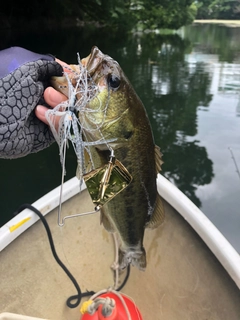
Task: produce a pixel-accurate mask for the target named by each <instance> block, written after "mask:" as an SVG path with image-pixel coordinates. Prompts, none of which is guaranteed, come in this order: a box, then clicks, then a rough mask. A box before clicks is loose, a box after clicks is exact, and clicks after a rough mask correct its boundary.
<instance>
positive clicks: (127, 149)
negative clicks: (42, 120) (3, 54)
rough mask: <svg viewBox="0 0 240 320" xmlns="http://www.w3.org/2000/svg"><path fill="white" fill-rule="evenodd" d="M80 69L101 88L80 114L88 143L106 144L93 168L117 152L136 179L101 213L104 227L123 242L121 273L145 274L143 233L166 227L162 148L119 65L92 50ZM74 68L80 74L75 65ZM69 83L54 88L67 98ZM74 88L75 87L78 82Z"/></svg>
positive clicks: (96, 148) (97, 150) (57, 81)
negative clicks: (127, 270) (135, 271)
mask: <svg viewBox="0 0 240 320" xmlns="http://www.w3.org/2000/svg"><path fill="white" fill-rule="evenodd" d="M81 64H82V65H83V66H84V68H86V69H87V72H88V75H89V77H90V78H91V81H92V82H94V83H95V85H96V86H97V88H98V90H97V93H96V95H95V96H94V97H93V98H92V99H91V100H90V101H89V102H88V103H87V105H86V106H85V110H83V111H84V112H79V114H78V117H79V121H80V124H81V126H82V128H83V136H84V140H86V141H88V142H91V141H92V142H93V141H106V143H100V144H99V145H93V146H90V147H89V148H90V149H91V157H92V161H93V164H94V167H95V168H98V167H101V166H102V165H105V164H107V163H108V162H109V156H110V153H111V150H113V151H114V155H115V157H116V159H118V161H120V162H121V164H123V166H124V167H125V168H126V169H127V170H128V172H129V173H130V175H131V177H132V181H131V183H129V185H128V186H127V187H126V188H125V189H124V190H123V191H122V192H120V193H119V194H117V195H116V196H115V197H114V198H112V199H111V201H109V202H107V203H105V204H104V205H103V206H102V207H101V222H102V224H103V226H104V227H105V229H106V230H107V231H108V232H111V233H113V232H116V233H117V234H118V238H119V239H120V245H119V268H120V270H122V269H124V268H126V267H127V266H128V265H129V264H131V265H133V266H135V267H137V268H138V269H139V270H145V269H146V265H147V259H146V251H145V249H144V244H143V241H144V232H145V228H157V227H158V226H159V225H160V224H161V223H162V222H163V221H164V208H163V203H162V199H161V197H160V195H159V194H158V191H157V185H156V179H157V174H158V173H159V171H160V170H161V165H162V163H163V162H162V159H161V158H162V157H161V156H162V155H161V152H160V148H159V147H158V146H156V145H155V143H154V137H153V132H152V129H151V125H150V121H149V118H148V116H147V112H146V110H145V107H144V105H143V103H142V101H141V100H140V98H139V96H138V95H137V93H136V92H135V90H134V89H133V87H132V85H131V83H130V81H129V80H128V79H127V77H126V75H125V74H124V72H123V70H122V69H121V67H120V65H119V63H118V62H117V61H115V60H114V59H113V58H111V57H110V56H109V55H106V54H103V53H102V52H101V51H100V49H99V48H98V47H96V46H94V47H93V48H92V50H91V53H90V55H89V56H87V57H86V58H83V59H82V60H81ZM70 67H71V68H72V69H73V70H74V72H80V71H79V68H78V66H77V65H70ZM68 81H69V80H68ZM68 81H67V80H66V77H65V76H63V77H54V81H52V85H53V87H54V88H55V89H56V90H58V91H60V92H62V93H64V94H65V95H67V96H68V95H69V88H68V85H69V83H68ZM72 84H73V86H74V85H76V81H75V82H74V79H73V80H72ZM107 141H110V142H107ZM85 156H86V155H85Z"/></svg>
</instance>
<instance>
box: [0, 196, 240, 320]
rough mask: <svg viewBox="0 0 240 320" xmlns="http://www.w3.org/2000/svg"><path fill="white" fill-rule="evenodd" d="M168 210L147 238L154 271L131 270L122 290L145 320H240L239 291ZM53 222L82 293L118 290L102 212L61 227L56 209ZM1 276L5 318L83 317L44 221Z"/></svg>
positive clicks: (12, 253) (16, 245) (13, 252)
mask: <svg viewBox="0 0 240 320" xmlns="http://www.w3.org/2000/svg"><path fill="white" fill-rule="evenodd" d="M86 199H87V201H86ZM164 206H165V211H166V219H165V222H164V223H163V225H161V226H160V227H159V228H157V229H155V230H146V233H145V238H144V245H145V249H146V252H147V260H148V266H147V269H146V271H145V272H141V271H139V270H137V269H136V268H134V267H133V268H131V274H130V278H129V280H128V282H127V284H126V286H125V287H124V289H123V290H122V292H123V293H125V294H127V295H128V296H130V297H131V298H132V299H133V300H134V301H135V303H136V305H137V306H138V308H139V309H140V312H141V314H142V316H143V319H148V320H151V319H154V320H158V319H159V320H160V319H161V320H179V319H184V320H185V319H186V320H187V319H191V320H195V319H196V320H197V319H199V320H200V319H201V320H203V319H204V320H205V319H208V320H210V319H211V320H214V319H218V320H221V319H223V320H226V319H231V320H239V319H240V291H239V289H238V288H237V286H236V285H235V284H234V282H233V281H232V279H231V278H230V277H229V276H228V274H227V273H226V271H225V270H224V268H223V267H222V266H221V265H220V263H219V262H218V260H217V259H216V258H215V256H214V255H213V254H212V253H211V252H210V251H209V249H208V248H207V246H206V245H205V244H204V243H203V241H202V240H201V239H200V238H199V236H198V235H197V234H196V233H195V231H193V229H192V228H191V227H190V226H189V225H188V224H187V222H186V221H185V220H184V219H183V218H182V217H181V216H180V215H179V214H178V213H177V212H176V211H175V210H174V209H173V208H172V207H170V206H169V205H168V204H167V203H166V202H164ZM62 208H63V211H62V212H63V214H64V215H67V214H75V213H79V212H85V211H89V210H91V209H92V204H91V201H90V198H89V196H88V194H87V192H86V191H84V192H83V193H82V194H81V195H80V196H79V195H77V196H75V197H74V198H72V199H71V200H69V201H67V202H66V203H65V204H63V207H62ZM47 221H48V223H49V225H50V228H51V230H52V234H53V239H54V242H55V246H56V250H57V252H58V254H59V256H60V258H61V259H62V260H63V262H64V263H65V264H66V266H67V267H68V268H69V270H70V271H71V272H72V274H73V275H74V277H75V278H76V279H77V281H78V283H79V284H80V286H81V290H82V291H83V292H84V291H86V290H94V291H98V290H101V289H105V288H107V287H109V286H112V285H113V274H112V271H111V269H110V266H111V265H112V263H113V261H114V246H113V241H112V236H111V234H109V233H107V232H106V231H105V230H104V228H103V227H102V225H100V220H99V214H98V213H96V214H94V215H89V216H85V217H81V218H73V219H69V220H66V224H65V226H64V227H59V226H58V225H57V210H53V211H52V212H51V213H49V214H48V215H47ZM0 271H1V278H0V313H1V312H12V313H18V314H22V315H28V316H32V317H39V318H45V319H46V318H47V319H71V320H75V319H80V312H79V307H77V308H75V309H69V308H68V307H67V306H66V299H67V298H68V297H69V296H71V295H73V294H76V291H75V288H74V287H73V285H72V283H71V282H70V281H69V279H68V278H67V276H66V274H65V273H64V272H63V271H62V269H61V268H60V267H59V266H58V264H57V263H56V262H55V260H54V258H53V256H52V253H51V251H50V246H49V243H48V239H47V235H46V232H45V230H44V228H43V225H42V223H41V222H37V223H36V224H35V225H33V226H32V227H31V228H30V229H28V230H27V231H25V232H24V233H23V234H22V235H21V236H19V237H18V238H17V240H15V241H13V243H11V244H10V245H9V246H8V247H6V248H5V249H4V250H3V251H2V252H1V253H0ZM85 300H86V299H85ZM82 301H84V299H83V300H82Z"/></svg>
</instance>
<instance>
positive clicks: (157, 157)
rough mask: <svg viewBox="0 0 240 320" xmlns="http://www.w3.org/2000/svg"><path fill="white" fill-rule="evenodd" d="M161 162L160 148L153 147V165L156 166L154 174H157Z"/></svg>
mask: <svg viewBox="0 0 240 320" xmlns="http://www.w3.org/2000/svg"><path fill="white" fill-rule="evenodd" d="M162 164H163V161H162V153H161V151H160V148H159V147H158V146H156V145H155V165H156V174H158V173H159V172H160V171H161V170H162V168H161V166H162Z"/></svg>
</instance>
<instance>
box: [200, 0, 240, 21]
mask: <svg viewBox="0 0 240 320" xmlns="http://www.w3.org/2000/svg"><path fill="white" fill-rule="evenodd" d="M197 7H198V11H197V18H198V19H233V20H234V19H240V0H201V1H197Z"/></svg>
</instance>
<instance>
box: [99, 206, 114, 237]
mask: <svg viewBox="0 0 240 320" xmlns="http://www.w3.org/2000/svg"><path fill="white" fill-rule="evenodd" d="M100 223H102V224H103V226H104V228H105V229H106V230H107V231H108V232H111V233H113V232H115V231H116V230H115V229H114V226H113V224H112V223H111V221H110V220H109V219H108V217H107V215H106V213H105V212H104V210H103V208H102V209H101V217H100Z"/></svg>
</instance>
